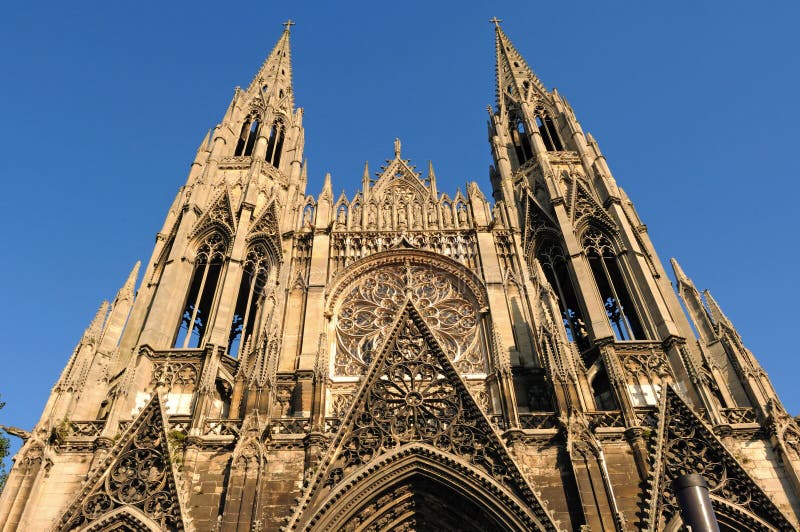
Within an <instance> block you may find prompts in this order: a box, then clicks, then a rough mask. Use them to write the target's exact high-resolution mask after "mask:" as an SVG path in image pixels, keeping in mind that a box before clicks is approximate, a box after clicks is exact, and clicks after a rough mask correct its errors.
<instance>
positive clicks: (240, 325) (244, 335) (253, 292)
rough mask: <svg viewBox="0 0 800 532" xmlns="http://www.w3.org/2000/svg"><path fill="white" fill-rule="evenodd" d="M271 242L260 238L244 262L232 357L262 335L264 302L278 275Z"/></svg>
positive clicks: (231, 334)
mask: <svg viewBox="0 0 800 532" xmlns="http://www.w3.org/2000/svg"><path fill="white" fill-rule="evenodd" d="M269 242H270V241H269V240H267V239H263V238H260V239H258V240H255V241H253V242H251V243H250V246H249V247H248V249H247V253H245V257H244V261H243V263H242V278H241V281H240V283H239V291H238V294H237V296H236V304H235V305H234V310H233V318H232V320H231V325H230V329H229V332H228V354H229V355H231V356H238V355H240V354H241V349H240V347H242V346H247V345H248V344H249V343H250V340H251V339H253V338H254V335H255V334H257V333H258V327H257V325H258V324H259V323H260V322H261V314H262V311H263V308H264V300H265V299H266V297H267V294H269V293H270V291H271V290H272V287H273V286H274V284H275V283H274V279H275V275H276V274H277V268H276V263H277V261H276V257H275V256H274V251H273V250H272V249H271V246H269V245H268V244H269Z"/></svg>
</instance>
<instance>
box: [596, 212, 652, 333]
mask: <svg viewBox="0 0 800 532" xmlns="http://www.w3.org/2000/svg"><path fill="white" fill-rule="evenodd" d="M582 244H583V249H584V251H585V252H586V258H588V259H589V266H590V267H591V268H592V274H593V275H594V280H595V283H597V289H598V290H599V292H600V297H601V298H602V300H603V306H604V307H605V309H606V315H607V316H608V321H609V323H610V324H611V328H612V329H613V331H614V335H615V336H616V337H617V340H643V339H646V338H647V335H646V334H645V331H644V328H643V326H642V321H641V319H640V316H639V313H638V311H637V309H636V306H635V305H634V303H633V300H632V299H631V296H630V293H629V292H628V287H627V285H626V284H625V278H624V277H623V276H622V271H621V270H620V267H619V261H618V259H617V254H616V252H615V251H614V246H613V245H612V244H611V241H610V240H609V238H608V237H607V236H606V235H604V234H603V233H601V232H600V231H599V230H597V229H596V228H594V227H590V228H589V229H587V230H586V232H585V233H584V234H583V239H582Z"/></svg>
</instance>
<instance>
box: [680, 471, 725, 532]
mask: <svg viewBox="0 0 800 532" xmlns="http://www.w3.org/2000/svg"><path fill="white" fill-rule="evenodd" d="M672 489H673V490H675V496H676V497H677V498H678V506H680V508H681V519H683V524H684V525H686V526H687V527H691V530H692V532H719V525H718V524H717V517H716V516H715V515H714V508H713V507H712V506H711V497H709V495H708V484H706V479H704V478H703V476H702V475H698V474H697V473H691V474H688V475H681V476H679V477H678V478H676V479H675V480H673V481H672Z"/></svg>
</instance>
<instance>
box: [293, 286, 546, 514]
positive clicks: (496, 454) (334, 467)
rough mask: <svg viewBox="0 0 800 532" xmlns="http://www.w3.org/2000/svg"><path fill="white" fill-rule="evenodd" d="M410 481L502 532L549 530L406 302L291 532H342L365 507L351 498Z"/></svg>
mask: <svg viewBox="0 0 800 532" xmlns="http://www.w3.org/2000/svg"><path fill="white" fill-rule="evenodd" d="M414 475H417V476H420V475H421V476H423V477H427V478H428V479H432V480H434V481H437V480H438V481H439V483H440V484H441V485H444V486H445V487H450V489H453V490H458V491H457V493H460V494H462V495H465V496H466V497H468V498H469V500H470V502H472V503H474V504H477V505H479V506H478V508H479V514H480V515H483V516H487V515H488V516H492V518H493V520H494V523H495V524H500V525H501V528H500V529H501V530H502V529H508V530H555V529H556V527H555V524H554V523H553V521H552V518H551V517H550V516H549V514H548V512H547V511H546V510H545V509H544V506H543V505H542V502H541V500H540V499H539V498H538V496H537V495H536V494H535V493H534V492H533V490H532V489H531V487H530V486H529V484H528V482H527V481H526V479H525V477H524V476H523V474H522V472H521V471H520V469H519V466H518V465H517V464H516V462H515V461H514V459H513V457H512V456H511V454H510V452H509V451H508V449H507V447H506V446H505V444H504V443H503V442H502V440H501V438H500V436H499V435H498V434H497V432H495V429H494V428H492V425H491V424H490V423H489V420H488V419H487V418H486V416H485V414H484V413H483V412H482V411H481V410H480V407H479V406H478V404H477V403H476V402H475V399H474V398H473V396H472V394H471V393H470V392H469V389H468V388H467V386H466V384H465V382H464V380H463V379H462V378H461V377H460V376H459V374H458V372H457V370H456V368H455V367H454V366H453V364H452V363H451V362H450V360H449V357H448V355H447V354H446V353H445V351H444V350H443V349H442V347H441V345H440V344H439V343H438V341H437V340H436V338H435V336H434V333H433V332H432V330H431V329H430V328H429V327H428V325H427V324H426V321H425V319H424V318H423V315H422V314H420V311H419V310H418V309H417V308H416V306H415V305H414V303H413V302H411V300H410V299H407V300H406V302H405V304H404V305H403V307H402V308H400V309H399V310H398V312H397V313H396V314H395V315H394V319H393V323H392V324H391V326H390V327H389V328H388V336H387V338H386V340H385V341H384V342H383V344H382V346H381V348H380V349H379V350H377V354H376V357H375V360H374V362H373V363H372V365H371V367H370V369H369V372H368V373H367V375H366V376H365V378H364V379H363V381H362V383H361V385H360V386H359V390H358V392H357V393H356V395H355V398H354V400H353V403H352V404H351V406H350V408H349V409H348V412H347V415H346V416H345V419H344V420H343V422H342V424H341V427H340V428H339V430H338V432H337V433H336V436H335V437H334V439H333V441H332V442H331V445H330V446H329V448H328V450H327V452H326V453H325V456H324V457H323V458H322V460H321V461H320V463H319V466H318V468H317V469H316V472H315V474H314V476H313V478H312V479H311V480H310V483H309V487H308V490H307V491H306V493H305V494H304V495H303V497H302V499H301V500H300V501H299V503H298V506H297V507H296V510H295V512H294V515H293V516H292V518H291V519H290V522H289V529H301V530H336V529H339V528H337V527H341V526H342V525H343V524H344V523H346V522H347V520H348V519H349V518H351V517H352V516H353V511H352V509H353V508H354V507H358V506H363V505H360V504H358V503H357V502H355V501H353V500H352V499H350V498H349V494H350V493H355V494H358V493H360V494H362V496H370V494H374V493H375V491H376V490H379V489H381V486H380V483H381V482H383V485H384V486H387V487H391V486H393V485H396V482H394V479H396V478H398V477H403V478H409V477H410V476H414ZM376 483H377V484H376ZM451 484H452V486H450V485H451ZM458 486H461V487H460V488H458ZM354 488H355V489H354ZM487 501H488V502H489V503H490V504H487ZM495 501H496V503H495ZM492 503H493V504H492ZM481 504H483V506H480V505H481ZM332 508H340V509H341V510H340V511H338V512H337V511H333V512H332V511H331V509H332ZM490 521H492V519H490ZM504 521H505V522H506V523H507V525H503V523H504ZM453 524H454V525H458V523H453ZM450 528H453V527H450Z"/></svg>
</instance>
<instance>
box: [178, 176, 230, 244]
mask: <svg viewBox="0 0 800 532" xmlns="http://www.w3.org/2000/svg"><path fill="white" fill-rule="evenodd" d="M208 205H210V207H208V208H207V209H206V211H205V212H204V213H203V214H202V216H201V217H200V219H199V220H197V223H195V225H194V227H193V228H192V230H191V232H190V233H189V238H191V239H195V240H196V239H197V238H198V237H199V236H201V235H204V234H206V233H208V232H209V231H211V230H213V229H214V228H216V229H218V230H219V231H220V232H221V233H222V234H224V235H225V237H226V239H227V240H228V242H233V237H234V235H235V234H236V217H235V216H234V214H233V207H232V206H231V201H230V196H229V194H228V190H227V189H226V188H224V187H223V189H222V190H221V191H220V192H219V193H218V194H217V195H216V197H215V198H214V199H213V200H212V201H210V202H209V203H208Z"/></svg>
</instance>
